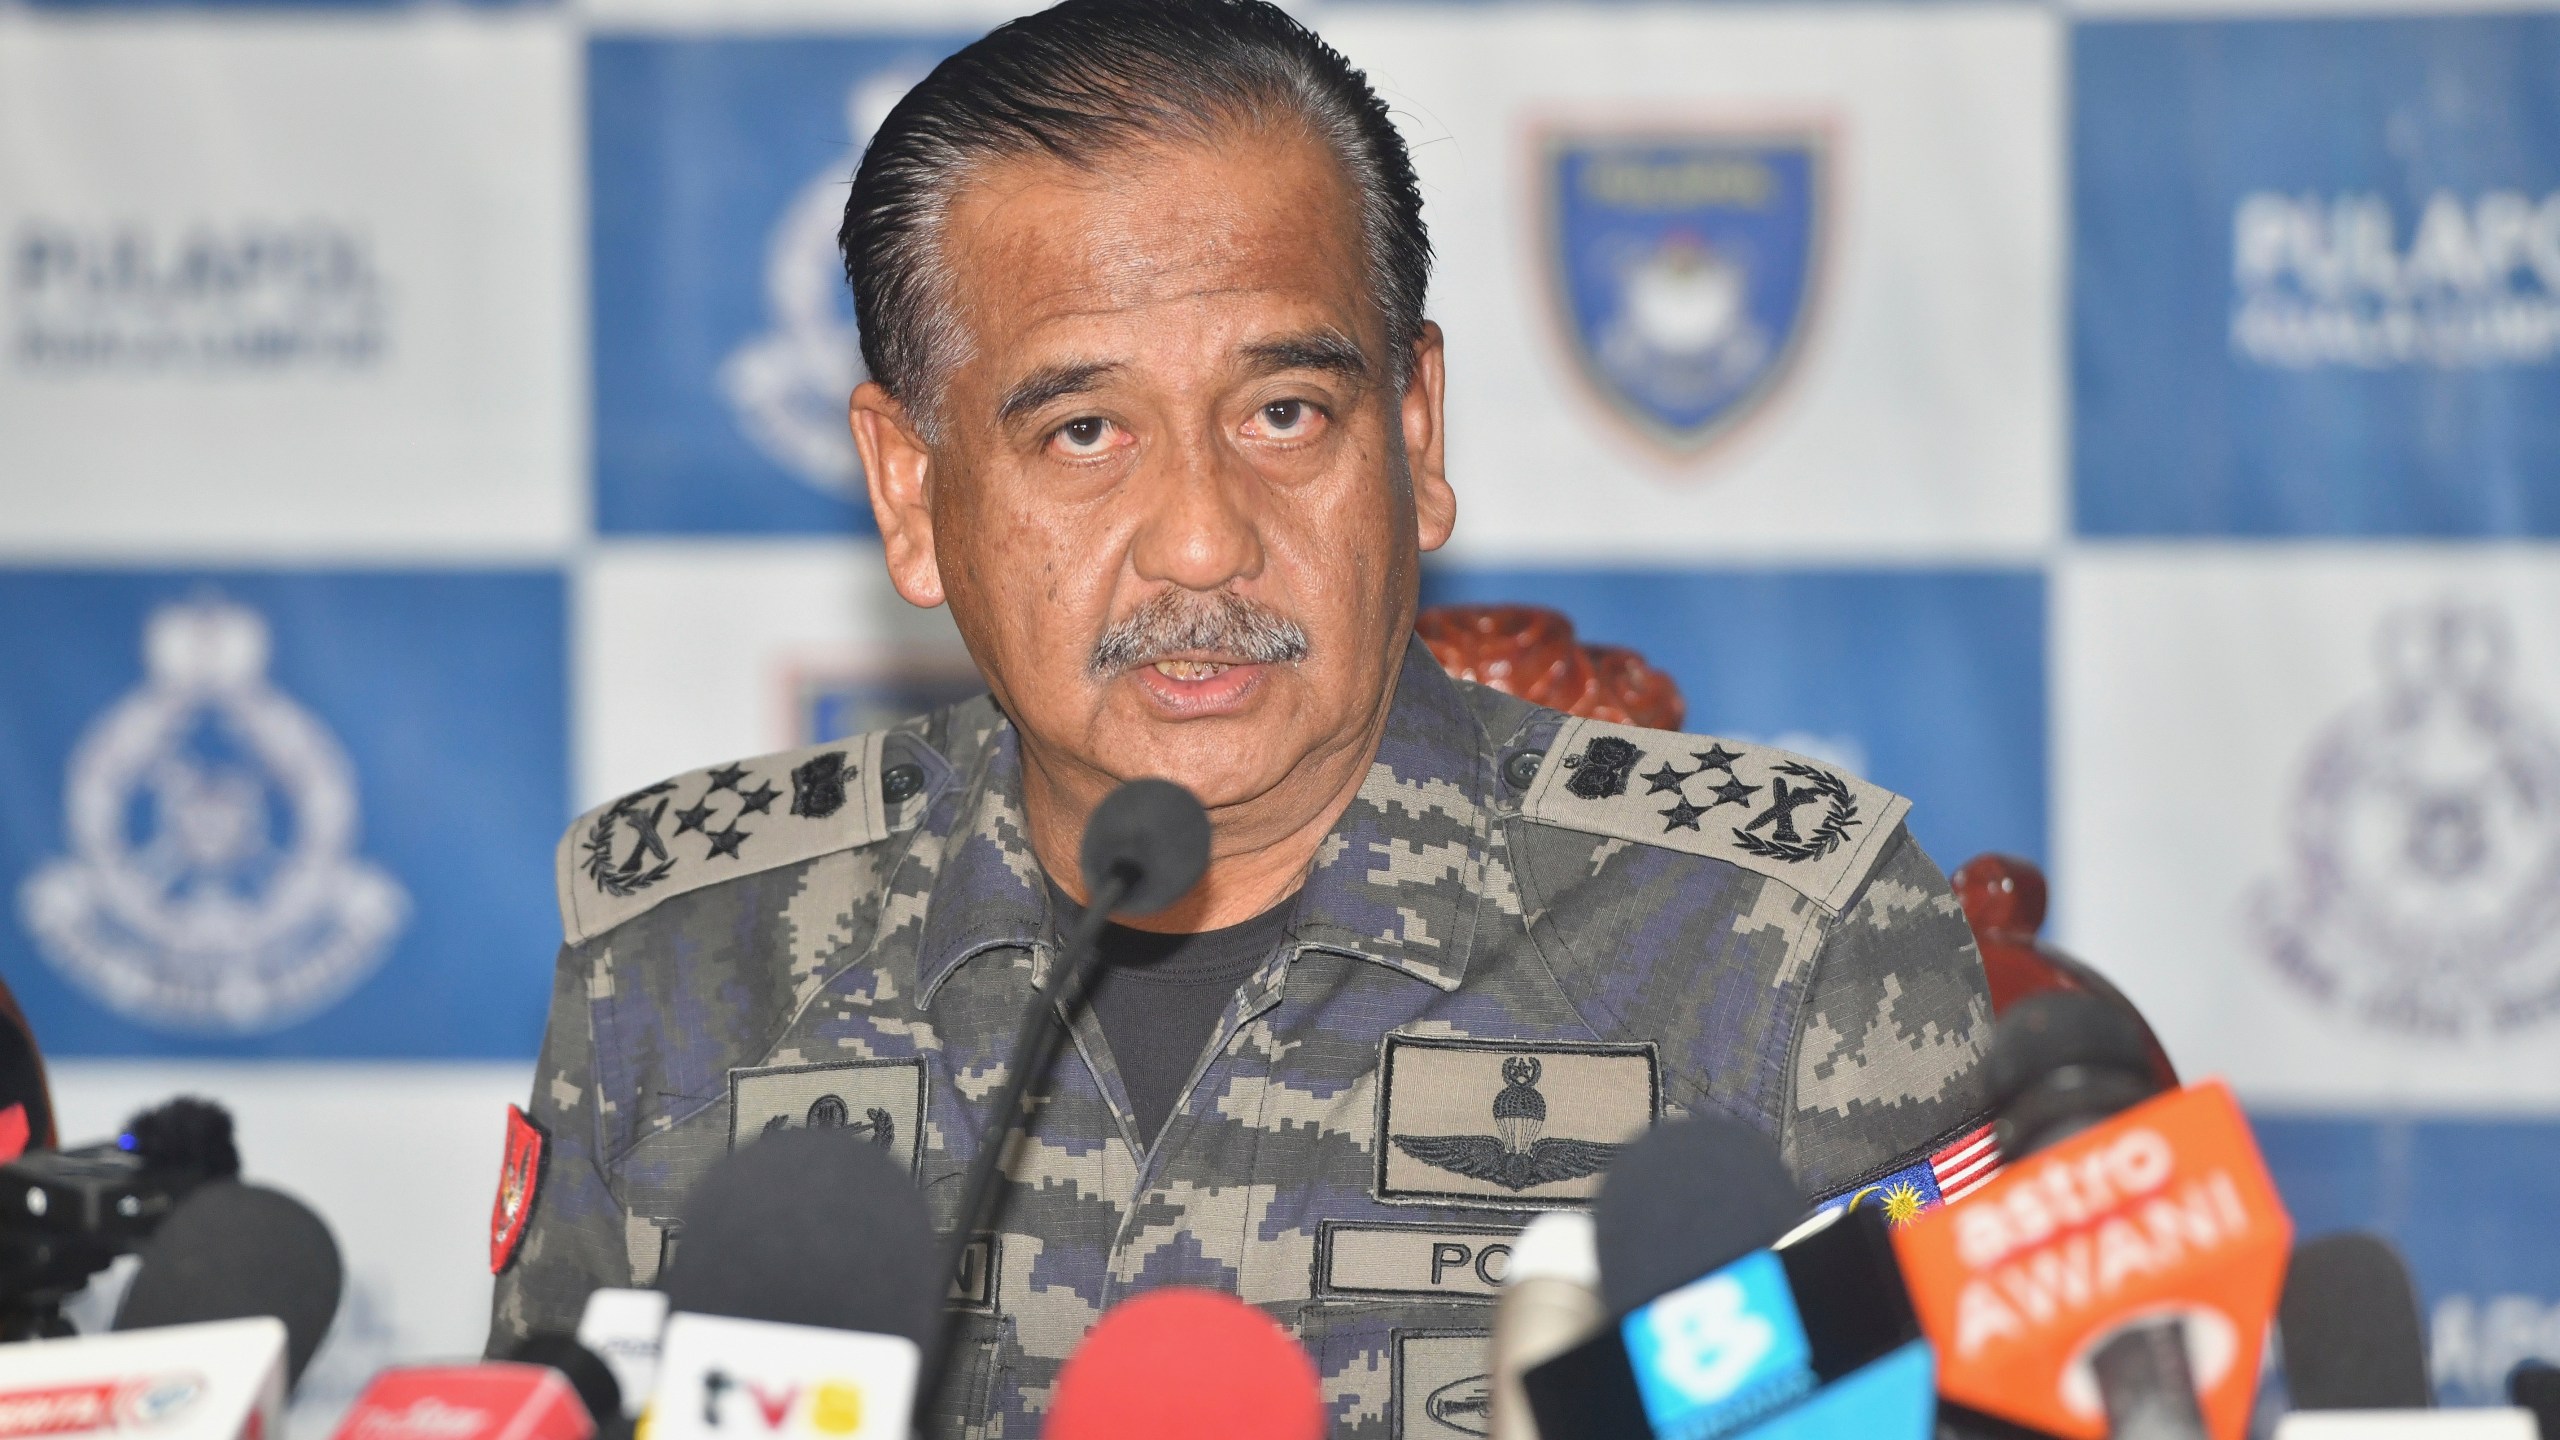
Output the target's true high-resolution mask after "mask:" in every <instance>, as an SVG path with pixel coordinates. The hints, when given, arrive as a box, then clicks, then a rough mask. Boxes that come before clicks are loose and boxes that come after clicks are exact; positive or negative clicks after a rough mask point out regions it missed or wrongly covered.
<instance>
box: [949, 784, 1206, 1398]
mask: <svg viewBox="0 0 2560 1440" xmlns="http://www.w3.org/2000/svg"><path fill="white" fill-rule="evenodd" d="M1077 858H1078V861H1079V868H1080V869H1082V870H1083V872H1084V888H1085V896H1086V899H1085V907H1084V913H1083V914H1081V915H1079V916H1077V917H1076V923H1075V924H1074V926H1073V927H1071V928H1070V929H1069V930H1068V931H1067V936H1066V943H1065V944H1064V945H1062V946H1060V947H1059V950H1058V959H1057V963H1056V964H1055V965H1054V966H1052V967H1051V968H1050V972H1049V975H1050V984H1049V987H1048V989H1047V990H1046V991H1045V992H1034V994H1033V995H1032V997H1031V1004H1030V1005H1029V1006H1028V1007H1027V1008H1026V1009H1025V1010H1024V1011H1023V1014H1022V1030H1021V1032H1020V1033H1019V1034H1018V1035H1016V1036H1015V1037H1014V1042H1013V1056H1012V1060H1011V1063H1009V1064H1008V1065H1007V1066H1006V1067H1005V1077H1004V1089H1003V1090H1001V1091H1000V1092H998V1093H997V1095H996V1103H995V1107H994V1108H993V1109H992V1110H990V1111H988V1112H987V1128H986V1131H985V1133H984V1135H983V1136H982V1138H981V1139H980V1141H979V1144H978V1154H977V1158H975V1159H974V1160H972V1161H970V1162H969V1184H968V1188H967V1189H965V1190H963V1191H962V1192H961V1196H960V1224H959V1228H958V1229H956V1230H953V1231H952V1232H951V1238H950V1241H949V1244H948V1245H947V1247H946V1249H945V1253H944V1257H943V1266H942V1273H943V1274H944V1275H945V1276H948V1277H954V1278H956V1277H957V1276H958V1275H959V1274H960V1267H961V1263H962V1261H963V1260H964V1259H965V1258H966V1257H967V1253H968V1249H969V1245H970V1242H971V1240H972V1239H973V1238H974V1237H975V1236H976V1235H977V1234H978V1232H979V1231H980V1230H983V1229H985V1228H987V1227H988V1226H989V1225H991V1224H993V1223H994V1221H995V1219H996V1200H997V1197H998V1194H999V1192H998V1189H997V1185H996V1181H997V1169H998V1167H999V1166H1000V1165H1001V1163H1002V1162H1003V1159H1004V1152H1005V1150H1006V1149H1007V1148H1008V1147H1009V1146H1010V1145H1011V1144H1012V1140H1013V1131H1014V1127H1015V1126H1016V1125H1020V1126H1022V1127H1023V1129H1024V1130H1025V1131H1026V1132H1027V1131H1028V1130H1029V1128H1030V1117H1029V1116H1028V1115H1027V1114H1025V1113H1024V1111H1025V1106H1026V1104H1027V1102H1028V1100H1029V1097H1030V1094H1031V1086H1032V1084H1033V1082H1034V1080H1035V1079H1037V1078H1038V1077H1042V1076H1046V1075H1047V1074H1048V1073H1049V1067H1050V1066H1051V1065H1052V1064H1053V1063H1055V1062H1056V1060H1057V1058H1058V1045H1059V1043H1060V1042H1061V1041H1063V1040H1064V1039H1065V1038H1066V1033H1067V1030H1066V1027H1067V1023H1068V1020H1069V1018H1070V1017H1072V1016H1073V1015H1074V1014H1075V1012H1076V1009H1077V1007H1078V1006H1080V1005H1082V1004H1083V1003H1084V997H1085V993H1086V992H1087V991H1088V990H1089V989H1091V988H1092V984H1093V971H1094V966H1095V964H1096V962H1097V959H1098V957H1099V955H1100V953H1101V952H1100V948H1099V946H1100V942H1101V939H1102V927H1103V926H1104V925H1106V924H1109V923H1110V921H1111V917H1112V916H1114V915H1152V914H1154V913H1156V912H1157V911H1159V910H1162V909H1163V908H1164V907H1166V906H1167V905H1170V904H1172V903H1173V902H1174V901H1176V900H1179V899H1181V898H1182V897H1183V896H1185V895H1187V894H1189V893H1190V892H1191V887H1192V886H1194V885H1197V884H1199V883H1200V877H1201V876H1202V875H1204V874H1206V873H1207V872H1208V869H1209V812H1208V811H1206V810H1204V809H1202V808H1201V807H1200V801H1199V800H1198V799H1197V798H1196V797H1195V796H1193V795H1192V793H1191V792H1190V791H1188V790H1185V789H1183V788H1182V787H1181V786H1179V785H1177V784H1175V783H1173V782H1172V781H1170V780H1132V781H1130V782H1129V783H1128V784H1126V785H1123V786H1121V787H1120V788H1119V789H1117V790H1114V791H1112V792H1111V793H1110V794H1109V795H1106V796H1104V797H1103V799H1102V803H1101V804H1099V805H1097V806H1095V807H1094V808H1093V816H1092V818H1091V819H1089V820H1087V821H1086V822H1085V827H1084V846H1083V849H1082V851H1081V853H1080V854H1079V855H1078V857H1077ZM959 1313H960V1312H958V1311H946V1312H945V1314H944V1317H943V1324H942V1332H941V1338H940V1343H939V1344H937V1345H936V1346H935V1347H934V1357H933V1363H932V1365H931V1367H930V1369H929V1371H928V1373H927V1375H926V1377H925V1384H924V1386H923V1387H922V1388H921V1389H920V1390H919V1391H918V1394H917V1400H918V1404H917V1412H918V1413H919V1414H922V1413H926V1411H927V1409H928V1407H930V1406H931V1404H932V1403H933V1399H934V1396H935V1395H936V1394H937V1393H939V1391H940V1390H941V1388H942V1384H943V1382H944V1380H945V1379H946V1378H947V1377H948V1376H949V1374H950V1371H951V1357H952V1352H953V1347H954V1344H955V1342H956V1341H957V1340H958V1338H959V1319H958V1317H959Z"/></svg>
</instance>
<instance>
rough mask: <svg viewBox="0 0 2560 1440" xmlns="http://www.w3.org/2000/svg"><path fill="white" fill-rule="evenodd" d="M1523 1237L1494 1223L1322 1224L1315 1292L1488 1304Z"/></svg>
mask: <svg viewBox="0 0 2560 1440" xmlns="http://www.w3.org/2000/svg"><path fill="white" fill-rule="evenodd" d="M1519 1239H1520V1232H1519V1231H1518V1230H1515V1229H1508V1228H1505V1227H1502V1226H1495V1225H1401V1224H1393V1223H1382V1224H1368V1223H1364V1222H1361V1221H1358V1220H1327V1221H1325V1222H1324V1225H1323V1227H1322V1228H1321V1229H1319V1230H1318V1231H1317V1232H1316V1293H1317V1294H1319V1295H1347V1296H1358V1297H1361V1298H1376V1297H1382V1296H1392V1297H1394V1298H1396V1299H1400V1300H1490V1299H1492V1298H1493V1296H1494V1292H1495V1291H1498V1290H1500V1289H1501V1288H1502V1277H1503V1276H1504V1275H1506V1274H1508V1273H1509V1272H1510V1268H1511V1247H1512V1246H1513V1245H1514V1244H1516V1243H1518V1241H1519Z"/></svg>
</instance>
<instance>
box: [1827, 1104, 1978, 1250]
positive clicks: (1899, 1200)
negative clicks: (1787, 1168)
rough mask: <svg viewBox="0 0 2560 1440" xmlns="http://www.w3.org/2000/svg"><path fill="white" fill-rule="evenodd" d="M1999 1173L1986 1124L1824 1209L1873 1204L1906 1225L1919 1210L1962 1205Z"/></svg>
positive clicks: (1844, 1194)
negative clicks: (1962, 1201) (1947, 1205)
mask: <svg viewBox="0 0 2560 1440" xmlns="http://www.w3.org/2000/svg"><path fill="white" fill-rule="evenodd" d="M1999 1173H2000V1141H1999V1138H1998V1137H1997V1136H1996V1135H1994V1134H1993V1133H1992V1128H1991V1127H1990V1126H1989V1125H1984V1126H1983V1127H1982V1128H1980V1129H1978V1130H1971V1131H1967V1132H1966V1133H1964V1134H1962V1135H1959V1136H1957V1137H1956V1138H1955V1139H1953V1140H1951V1141H1949V1142H1947V1144H1946V1145H1945V1146H1944V1147H1943V1148H1941V1149H1940V1150H1939V1151H1938V1152H1937V1153H1935V1154H1933V1155H1931V1156H1930V1157H1929V1158H1928V1159H1926V1160H1922V1161H1917V1162H1915V1163H1913V1164H1911V1165H1907V1166H1905V1167H1903V1168H1902V1169H1900V1170H1896V1171H1894V1172H1893V1173H1892V1174H1890V1175H1887V1176H1885V1177H1883V1178H1882V1179H1878V1180H1870V1181H1868V1182H1867V1183H1866V1184H1864V1185H1860V1186H1857V1187H1856V1188H1854V1189H1851V1190H1848V1191H1844V1192H1842V1193H1841V1194H1838V1195H1835V1196H1833V1197H1831V1198H1830V1199H1829V1200H1826V1201H1824V1202H1823V1203H1822V1205H1821V1206H1820V1209H1822V1210H1833V1209H1838V1208H1841V1207H1843V1206H1850V1205H1867V1204H1872V1205H1876V1206H1879V1207H1881V1208H1882V1209H1883V1210H1884V1218H1885V1219H1887V1220H1890V1221H1892V1222H1893V1223H1894V1224H1896V1225H1908V1224H1910V1223H1911V1221H1912V1219H1913V1217H1915V1216H1917V1215H1918V1214H1919V1213H1920V1212H1921V1211H1923V1210H1931V1209H1935V1208H1937V1207H1938V1206H1940V1205H1945V1204H1949V1203H1952V1202H1954V1201H1957V1200H1961V1199H1963V1198H1964V1197H1965V1196H1967V1195H1970V1194H1972V1193H1973V1192H1974V1191H1975V1190H1977V1189H1979V1188H1981V1186H1982V1185H1983V1183H1984V1182H1985V1181H1988V1180H1989V1179H1990V1178H1991V1177H1992V1176H1994V1175H1997V1174H1999Z"/></svg>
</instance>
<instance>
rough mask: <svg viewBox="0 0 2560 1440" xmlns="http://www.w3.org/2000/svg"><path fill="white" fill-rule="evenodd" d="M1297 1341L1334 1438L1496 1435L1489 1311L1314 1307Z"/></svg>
mask: <svg viewBox="0 0 2560 1440" xmlns="http://www.w3.org/2000/svg"><path fill="white" fill-rule="evenodd" d="M1298 1335H1299V1338H1300V1339H1301V1340H1302V1341H1303V1342H1304V1343H1305V1345H1306V1347H1307V1351H1308V1353H1309V1354H1310V1355H1312V1356H1313V1357H1314V1358H1315V1362H1316V1370H1317V1372H1318V1373H1319V1374H1320V1375H1321V1376H1322V1377H1323V1384H1324V1396H1325V1406H1326V1412H1327V1414H1328V1415H1329V1416H1330V1417H1331V1420H1332V1426H1333V1428H1332V1432H1331V1433H1332V1435H1333V1436H1334V1440H1461V1437H1465V1436H1471V1435H1484V1434H1487V1433H1489V1432H1490V1429H1491V1427H1490V1425H1489V1424H1488V1419H1489V1411H1490V1407H1491V1401H1492V1396H1493V1382H1492V1374H1491V1372H1492V1369H1493V1365H1492V1343H1491V1342H1492V1335H1493V1307H1492V1306H1491V1305H1490V1304H1487V1303H1483V1302H1472V1303H1470V1302H1458V1301H1430V1300H1407V1301H1364V1300H1341V1299H1331V1300H1312V1301H1309V1302H1308V1303H1307V1304H1305V1305H1304V1306H1302V1307H1301V1308H1300V1309H1299V1312H1298Z"/></svg>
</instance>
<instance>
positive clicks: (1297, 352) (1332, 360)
mask: <svg viewBox="0 0 2560 1440" xmlns="http://www.w3.org/2000/svg"><path fill="white" fill-rule="evenodd" d="M1244 358H1245V363H1246V364H1247V365H1249V366H1251V367H1252V368H1253V370H1255V371H1256V372H1257V373H1260V374H1266V375H1267V374H1272V373H1274V372H1277V371H1281V370H1322V371H1325V372H1327V373H1330V374H1334V375H1339V376H1341V377H1343V378H1344V379H1346V380H1366V379H1368V378H1369V357H1368V356H1367V355H1366V354H1363V353H1362V352H1361V349H1360V347H1359V345H1358V344H1356V343H1354V342H1353V340H1352V339H1351V337H1350V336H1348V335H1345V334H1343V333H1342V332H1341V331H1339V330H1309V331H1307V332H1306V333H1305V334H1302V335H1279V336H1274V337H1273V338H1271V339H1269V340H1256V341H1255V342H1253V343H1252V344H1250V345H1247V346H1246V347H1244Z"/></svg>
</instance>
